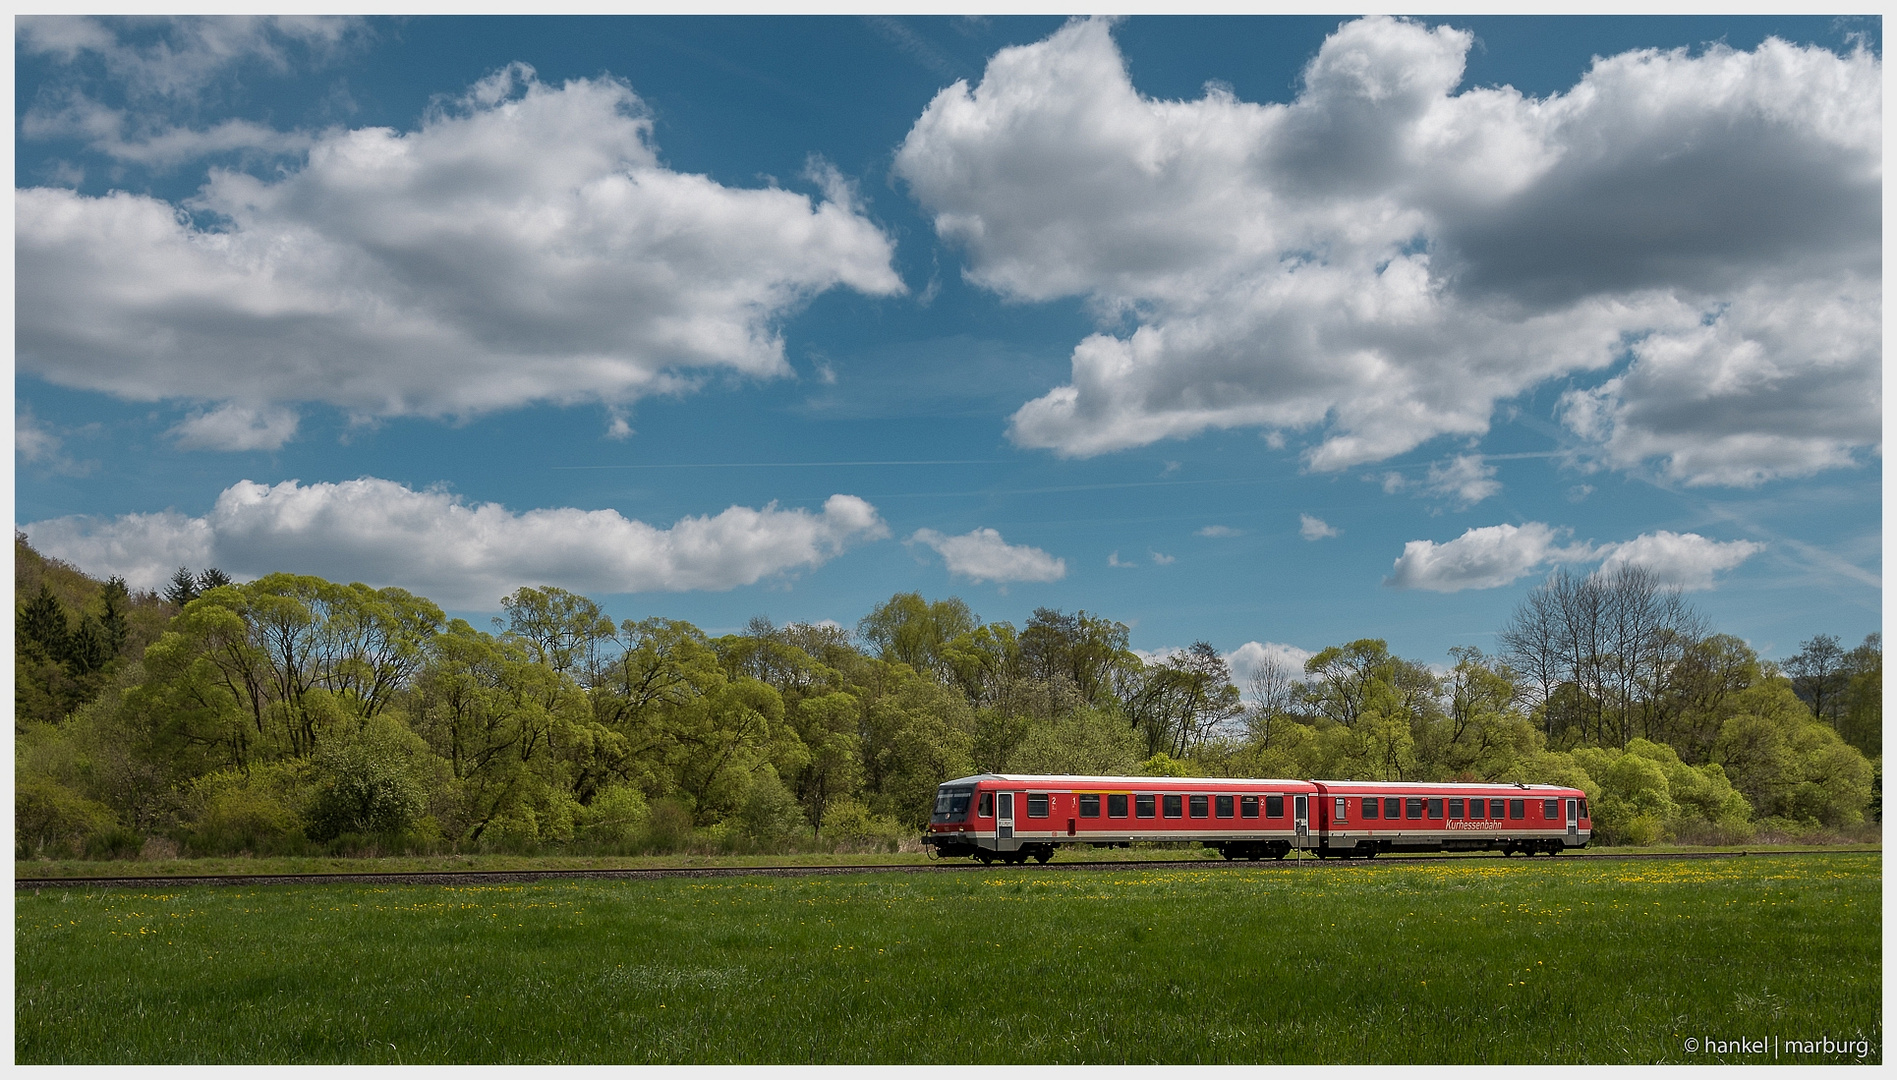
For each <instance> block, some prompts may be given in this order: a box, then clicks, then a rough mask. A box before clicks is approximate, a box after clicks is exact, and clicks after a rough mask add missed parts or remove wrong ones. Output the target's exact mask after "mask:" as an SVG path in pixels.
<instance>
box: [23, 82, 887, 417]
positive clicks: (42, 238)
mask: <svg viewBox="0 0 1897 1080" xmlns="http://www.w3.org/2000/svg"><path fill="white" fill-rule="evenodd" d="M651 130H652V122H651V119H650V118H649V116H648V115H647V113H646V112H645V109H644V106H643V104H642V103H641V102H640V100H639V99H638V98H637V97H636V96H635V95H634V94H633V92H632V91H631V90H630V89H629V88H628V87H626V86H625V85H624V84H622V83H619V82H617V81H614V80H612V79H606V78H602V79H597V80H587V79H577V80H573V81H570V82H567V83H566V84H564V85H563V86H560V87H552V86H547V85H544V84H542V83H540V82H538V81H537V80H535V79H534V77H533V73H532V70H531V69H530V68H527V67H525V66H524V65H515V66H513V67H510V68H508V69H506V70H504V71H501V72H498V73H496V74H495V75H493V76H491V77H490V78H488V79H486V80H483V81H482V82H481V83H479V84H477V85H476V86H475V87H474V88H473V89H472V90H471V91H470V92H469V94H468V95H467V96H466V97H464V98H463V99H462V100H461V101H460V102H458V103H452V104H450V105H445V106H441V107H438V108H436V109H435V110H433V111H432V112H431V113H430V114H429V115H428V117H427V118H426V119H425V120H424V122H423V123H422V125H421V128H420V129H419V130H417V131H413V132H408V133H401V132H396V131H392V130H389V129H386V128H366V129H360V130H354V131H342V130H338V131H332V132H327V133H324V134H322V135H320V136H318V137H316V138H315V140H314V142H313V144H312V145H311V147H310V149H309V152H308V155H307V161H306V162H305V163H304V164H303V165H302V167H301V168H298V169H294V170H290V171H287V172H284V173H282V174H280V175H278V176H276V177H275V178H273V179H270V180H260V179H257V178H256V177H253V176H250V175H247V174H243V173H237V172H225V171H214V172H213V173H212V174H211V179H210V181H209V182H208V183H207V184H206V185H205V186H204V187H203V188H202V189H201V190H200V192H199V193H198V195H197V196H196V197H195V198H194V199H192V200H191V202H190V204H189V205H190V207H191V209H192V210H193V212H194V213H197V214H199V215H201V216H205V217H206V218H207V220H215V221H217V222H219V224H218V225H217V226H215V227H199V226H198V225H196V224H194V223H193V222H192V221H191V220H189V219H186V218H183V217H181V216H180V213H179V210H178V208H177V207H174V206H172V205H171V204H169V203H166V202H163V201H160V200H157V199H153V198H150V197H147V196H143V195H135V194H129V193H126V192H115V193H113V194H109V195H106V196H104V197H101V198H92V197H88V196H83V195H79V194H76V193H74V192H71V191H66V190H63V189H57V188H28V189H24V190H19V191H16V193H15V211H16V230H17V231H16V255H15V258H16V263H17V269H18V280H19V288H18V293H19V295H18V297H17V309H18V311H19V313H20V314H19V323H18V327H17V350H18V362H19V367H20V370H22V371H25V372H28V373H31V374H34V375H38V376H40V377H42V378H45V379H48V380H50V381H52V382H56V383H60V384H62V385H66V386H74V387H80V388H84V389H90V390H99V391H105V392H108V393H112V394H116V395H119V396H121V397H125V398H131V399H139V400H157V399H164V398H179V397H184V398H196V399H198V400H201V401H213V402H238V403H241V404H243V405H244V406H246V407H250V408H258V407H261V405H262V404H283V403H290V402H324V403H328V404H332V405H336V406H340V407H342V408H345V409H348V410H351V411H353V412H355V413H357V414H359V415H364V416H396V415H405V414H419V415H426V416H444V415H453V416H467V415H472V414H477V413H481V412H484V411H489V410H495V409H504V408H511V407H515V406H520V405H524V404H527V403H529V402H554V403H576V402H584V401H597V402H604V403H606V404H607V405H608V406H609V407H612V406H623V405H625V404H626V403H629V402H632V401H634V400H636V399H637V398H639V397H641V396H644V395H649V394H652V393H657V392H676V391H682V390H685V389H689V388H691V387H692V386H694V385H696V380H699V379H702V378H703V372H705V371H710V370H724V371H735V372H739V373H742V374H746V375H751V376H757V377H772V376H781V375H787V374H789V373H790V367H789V365H788V364H787V363H786V362H785V360H784V355H783V353H784V348H783V341H782V338H781V337H780V336H779V333H778V331H777V329H776V327H777V323H778V322H779V321H780V320H781V319H782V318H783V317H784V316H785V315H786V314H787V313H788V312H790V311H792V310H793V309H794V308H796V307H797V306H798V305H799V304H801V303H802V302H804V301H805V300H807V299H808V298H810V297H812V296H814V295H816V294H818V293H821V292H823V291H825V290H827V289H830V288H834V287H837V286H847V287H849V288H852V289H856V290H859V291H861V292H865V293H870V294H876V295H887V294H892V293H899V292H901V291H902V290H903V285H902V282H901V280H900V279H899V278H897V276H896V274H895V272H894V271H893V270H892V269H891V268H890V256H891V250H892V249H891V242H890V240H889V238H888V237H886V236H885V235H884V234H883V233H882V232H881V231H880V230H879V229H878V228H877V227H876V226H875V225H874V224H873V223H871V222H870V221H869V220H868V219H867V218H865V217H864V216H863V215H862V213H861V211H860V209H859V208H858V207H857V206H856V204H855V202H854V200H853V196H852V195H851V194H850V192H849V190H848V188H847V185H844V184H842V183H840V182H828V181H827V180H826V178H824V177H822V176H819V180H820V182H821V183H822V186H823V187H824V188H825V189H826V191H827V197H825V198H824V199H821V200H817V201H814V202H813V200H812V199H811V198H809V197H808V196H805V195H802V194H798V193H796V192H791V191H786V190H782V189H778V188H765V189H754V190H745V189H736V188H728V187H724V186H722V185H720V184H718V183H716V182H714V181H712V180H710V179H709V178H707V177H704V176H697V175H690V174H685V173H679V172H674V171H672V170H670V169H667V168H665V167H664V166H663V165H662V164H660V162H659V158H658V155H657V153H656V152H655V150H654V148H653V146H652V143H651ZM817 172H819V173H820V172H821V170H817ZM831 179H834V178H831Z"/></svg>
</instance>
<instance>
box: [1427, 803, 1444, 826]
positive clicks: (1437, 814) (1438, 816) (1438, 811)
mask: <svg viewBox="0 0 1897 1080" xmlns="http://www.w3.org/2000/svg"><path fill="white" fill-rule="evenodd" d="M1429 816H1430V817H1431V818H1433V819H1435V820H1437V821H1441V820H1442V816H1443V801H1442V800H1441V799H1431V800H1429Z"/></svg>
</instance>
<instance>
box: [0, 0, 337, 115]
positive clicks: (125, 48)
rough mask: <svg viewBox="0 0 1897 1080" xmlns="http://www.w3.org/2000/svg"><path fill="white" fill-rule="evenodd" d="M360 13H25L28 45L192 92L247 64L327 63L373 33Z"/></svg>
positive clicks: (150, 87) (21, 36) (129, 81)
mask: <svg viewBox="0 0 1897 1080" xmlns="http://www.w3.org/2000/svg"><path fill="white" fill-rule="evenodd" d="M367 33H368V25H367V23H366V21H365V20H363V19H361V18H358V17H354V16H330V15H292V16H274V17H271V16H252V15H219V16H215V17H210V18H205V17H197V18H190V17H186V18H165V19H156V20H154V19H139V20H130V19H108V18H94V17H90V16H72V15H40V16H24V17H21V18H20V19H19V20H18V22H17V26H16V34H17V37H18V40H19V48H20V50H21V51H22V52H25V53H28V54H33V55H39V56H47V57H52V58H55V59H57V60H60V61H63V62H65V63H68V64H70V63H73V62H75V61H77V60H78V59H79V58H80V57H81V56H83V55H90V56H93V57H96V58H98V59H99V61H100V62H101V63H102V64H103V66H104V68H105V70H106V73H107V75H108V76H109V77H110V78H111V80H112V81H113V82H114V83H115V84H116V85H117V86H118V87H119V88H121V89H122V90H123V91H124V92H125V93H126V94H127V95H129V96H132V97H135V98H148V97H156V98H188V97H191V96H193V95H196V94H198V93H199V92H200V91H202V90H203V89H204V88H205V87H207V86H209V85H211V84H212V83H214V82H216V81H217V80H219V79H221V78H224V77H226V76H227V75H229V74H231V73H232V72H234V71H235V70H236V69H238V68H240V67H242V66H245V65H258V66H261V67H264V68H267V69H270V70H274V71H278V72H284V71H288V70H289V69H290V68H291V67H292V66H293V65H294V64H295V63H296V62H297V61H298V60H305V61H313V62H317V63H321V62H323V61H325V60H328V59H332V58H334V57H335V56H337V55H339V54H340V53H341V52H342V51H343V50H345V49H347V48H348V47H350V46H351V45H352V44H354V43H357V42H360V41H362V40H364V39H365V38H366V37H367Z"/></svg>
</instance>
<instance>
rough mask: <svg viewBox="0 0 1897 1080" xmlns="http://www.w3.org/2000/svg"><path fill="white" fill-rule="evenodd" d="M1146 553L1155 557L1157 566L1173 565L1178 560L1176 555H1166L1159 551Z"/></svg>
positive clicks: (1154, 561) (1154, 560) (1154, 562)
mask: <svg viewBox="0 0 1897 1080" xmlns="http://www.w3.org/2000/svg"><path fill="white" fill-rule="evenodd" d="M1146 554H1148V555H1151V556H1152V557H1153V564H1154V565H1155V566H1171V565H1172V564H1173V563H1175V562H1177V561H1178V556H1176V555H1166V554H1163V553H1161V552H1157V551H1149V552H1147V553H1146Z"/></svg>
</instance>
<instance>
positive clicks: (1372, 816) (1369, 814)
mask: <svg viewBox="0 0 1897 1080" xmlns="http://www.w3.org/2000/svg"><path fill="white" fill-rule="evenodd" d="M1363 817H1364V820H1365V821H1375V820H1376V819H1377V800H1375V799H1365V800H1364V801H1363Z"/></svg>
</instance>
